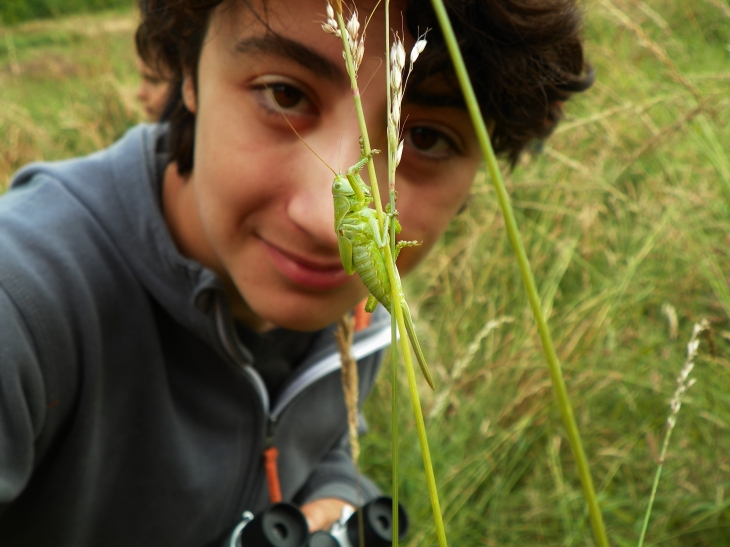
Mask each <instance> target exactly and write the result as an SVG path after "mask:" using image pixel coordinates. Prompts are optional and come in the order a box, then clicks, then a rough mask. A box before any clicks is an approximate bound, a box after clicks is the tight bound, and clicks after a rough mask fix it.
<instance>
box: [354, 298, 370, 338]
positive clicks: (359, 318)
mask: <svg viewBox="0 0 730 547" xmlns="http://www.w3.org/2000/svg"><path fill="white" fill-rule="evenodd" d="M367 302H368V299H367V298H366V299H365V300H363V301H362V302H360V303H358V305H357V306H355V332H357V331H360V330H362V329H364V328H367V327H369V326H370V320H371V319H372V317H373V316H372V315H371V314H369V313H368V312H366V311H365V304H367Z"/></svg>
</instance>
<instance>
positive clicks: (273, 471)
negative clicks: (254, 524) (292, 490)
mask: <svg viewBox="0 0 730 547" xmlns="http://www.w3.org/2000/svg"><path fill="white" fill-rule="evenodd" d="M278 457H279V451H278V450H277V449H276V447H275V446H272V447H269V448H267V449H266V450H264V469H266V482H267V483H268V485H269V499H270V500H271V503H279V502H280V501H281V485H279V469H278V468H277V466H276V460H277V458H278Z"/></svg>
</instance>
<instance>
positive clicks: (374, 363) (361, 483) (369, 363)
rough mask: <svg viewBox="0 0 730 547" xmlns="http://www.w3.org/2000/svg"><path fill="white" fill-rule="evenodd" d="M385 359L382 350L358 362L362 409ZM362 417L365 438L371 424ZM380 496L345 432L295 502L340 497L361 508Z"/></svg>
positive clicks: (360, 415) (361, 427)
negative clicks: (356, 463) (359, 470)
mask: <svg viewBox="0 0 730 547" xmlns="http://www.w3.org/2000/svg"><path fill="white" fill-rule="evenodd" d="M382 359H383V352H382V351H378V352H376V353H374V354H372V355H370V356H368V357H366V358H364V359H361V360H360V361H358V375H359V378H358V380H359V382H358V383H359V390H360V405H359V406H360V407H362V404H363V403H364V401H365V399H366V398H367V395H368V394H369V393H370V390H371V389H372V387H373V384H374V383H375V379H376V377H377V373H378V370H379V369H380V364H381V362H382ZM340 396H341V395H340ZM358 418H359V420H358V421H359V425H358V434H359V435H364V434H365V433H367V423H366V421H365V418H364V417H363V416H362V414H359V415H358ZM379 495H380V490H379V489H378V487H377V486H375V484H374V483H373V482H372V481H371V480H370V479H368V478H367V477H365V476H364V475H362V474H360V473H357V471H356V469H355V466H354V465H353V463H352V452H351V450H350V441H349V436H348V434H347V433H345V434H344V435H342V437H340V439H339V440H338V442H336V443H335V444H334V446H333V447H332V448H331V449H330V451H329V452H328V453H327V454H326V455H325V457H324V458H323V459H322V460H321V461H320V463H319V465H318V466H317V467H316V468H315V469H314V470H313V472H312V473H311V474H310V476H309V479H308V480H307V482H306V484H305V485H304V487H303V488H302V489H301V490H300V491H299V492H298V493H297V496H296V498H295V500H294V501H295V503H297V504H299V505H303V504H305V503H308V502H311V501H315V500H318V499H322V498H337V499H341V500H344V501H346V502H348V503H350V504H352V505H354V506H360V505H363V504H364V503H365V502H367V501H369V500H371V499H373V498H375V497H377V496H379Z"/></svg>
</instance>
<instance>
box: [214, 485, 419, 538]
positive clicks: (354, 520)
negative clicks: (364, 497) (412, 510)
mask: <svg viewBox="0 0 730 547" xmlns="http://www.w3.org/2000/svg"><path fill="white" fill-rule="evenodd" d="M361 518H362V532H361V531H360V523H361ZM407 529H408V516H407V515H406V512H405V510H404V509H403V507H402V506H401V505H398V537H399V538H402V537H403V535H404V534H405V533H406V531H407ZM361 534H362V536H361ZM392 534H393V500H392V498H389V497H386V496H381V497H379V498H376V499H374V500H373V501H371V502H369V503H367V504H366V505H364V506H363V507H362V509H360V510H359V511H356V512H355V513H353V514H352V515H351V516H350V517H349V518H348V519H347V521H346V522H342V521H340V522H337V523H335V524H334V525H333V526H332V528H331V530H330V531H329V532H323V531H322V532H314V533H313V534H310V533H309V527H308V525H307V519H306V518H304V515H303V514H302V512H301V511H300V510H299V509H298V508H297V507H295V506H294V505H291V504H289V503H283V502H282V503H276V504H274V505H272V506H271V507H269V508H268V509H266V510H265V511H263V512H261V513H259V514H258V515H256V516H255V517H254V515H253V514H251V513H248V512H247V513H244V520H242V521H241V523H239V525H238V526H236V528H235V530H234V531H233V534H232V535H231V537H230V539H229V541H228V543H227V545H228V547H355V546H360V545H363V547H390V545H392V543H391V540H392ZM361 537H362V539H363V541H364V544H362V543H361V542H360V538H361Z"/></svg>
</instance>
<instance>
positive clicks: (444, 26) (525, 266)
mask: <svg viewBox="0 0 730 547" xmlns="http://www.w3.org/2000/svg"><path fill="white" fill-rule="evenodd" d="M431 3H432V5H433V8H434V11H435V12H436V16H437V18H438V21H439V25H440V27H441V30H442V32H443V34H444V38H445V40H446V46H447V48H448V50H449V54H450V55H451V60H452V62H453V63H454V69H455V71H456V76H457V78H458V80H459V84H460V86H461V89H462V92H463V93H464V99H465V101H466V105H467V109H468V111H469V115H470V116H471V119H472V123H473V125H474V131H475V132H476V135H477V139H478V141H479V145H480V147H481V149H482V153H483V155H484V159H485V161H486V164H487V169H488V171H489V175H490V177H491V180H492V184H493V185H494V188H495V191H496V193H497V199H498V201H499V205H500V208H501V210H502V214H503V215H504V220H505V225H506V228H507V234H508V236H509V239H510V242H511V243H512V247H513V249H514V252H515V256H516V258H517V264H518V267H519V269H520V275H521V277H522V282H523V284H524V285H525V290H526V291H527V296H528V299H529V301H530V306H531V307H532V313H533V315H534V316H535V321H536V323H537V329H538V332H539V333H540V339H541V341H542V346H543V351H544V353H545V358H546V360H547V363H548V367H549V369H550V377H551V379H552V383H553V388H554V390H555V395H556V398H557V401H558V406H559V407H560V412H561V414H562V417H563V423H564V425H565V429H566V431H567V435H568V439H569V441H570V446H571V448H572V450H573V455H574V457H575V461H576V466H577V468H578V475H579V476H580V481H581V484H582V487H583V496H584V498H585V500H586V503H587V504H588V512H589V515H590V520H591V526H592V528H593V535H594V538H595V541H596V544H597V545H598V546H599V547H608V538H607V536H606V528H605V525H604V523H603V516H602V515H601V510H600V508H599V506H598V499H597V497H596V492H595V487H594V486H593V479H592V477H591V473H590V469H589V468H588V460H587V458H586V455H585V451H584V449H583V443H582V442H581V438H580V433H579V431H578V426H577V424H576V422H575V416H574V415H573V408H572V406H571V404H570V398H569V396H568V391H567V389H566V387H565V381H564V380H563V375H562V372H561V370H560V363H559V361H558V356H557V353H556V352H555V347H554V345H553V341H552V337H551V335H550V331H549V329H548V326H547V322H546V321H545V318H544V316H543V313H542V308H541V306H540V297H539V295H538V292H537V287H536V286H535V280H534V278H533V275H532V270H531V268H530V263H529V260H528V259H527V253H526V252H525V248H524V246H523V244H522V239H521V237H520V233H519V230H518V228H517V222H516V221H515V217H514V213H513V211H512V206H511V204H510V200H509V195H508V194H507V190H506V189H505V186H504V182H503V181H502V175H501V173H500V170H499V166H498V164H497V159H496V157H495V155H494V150H493V149H492V144H491V141H490V139H489V133H488V131H487V126H486V124H485V123H484V118H483V117H482V114H481V111H480V110H479V104H478V102H477V99H476V94H475V93H474V89H473V87H472V85H471V81H470V80H469V75H468V73H467V70H466V65H465V64H464V59H463V58H462V56H461V51H460V50H459V46H458V43H457V41H456V36H455V35H454V30H453V28H452V26H451V22H450V21H449V17H448V15H447V13H446V8H445V7H444V4H443V1H442V0H431Z"/></svg>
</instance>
